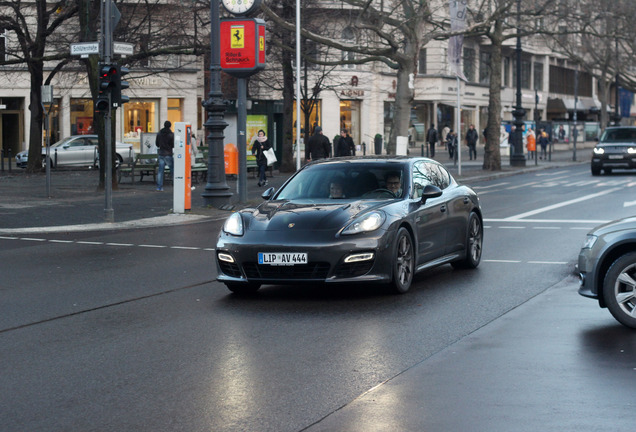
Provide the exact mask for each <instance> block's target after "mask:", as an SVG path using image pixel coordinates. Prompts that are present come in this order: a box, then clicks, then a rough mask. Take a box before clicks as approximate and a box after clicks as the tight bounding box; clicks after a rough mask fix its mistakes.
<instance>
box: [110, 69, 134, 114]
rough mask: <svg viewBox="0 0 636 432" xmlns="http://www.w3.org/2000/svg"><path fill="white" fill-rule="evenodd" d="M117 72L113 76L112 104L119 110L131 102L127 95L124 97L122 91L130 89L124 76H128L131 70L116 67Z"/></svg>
mask: <svg viewBox="0 0 636 432" xmlns="http://www.w3.org/2000/svg"><path fill="white" fill-rule="evenodd" d="M115 68H116V71H115V74H114V75H113V82H114V86H113V90H112V92H111V102H112V103H113V108H118V107H120V106H121V105H123V104H125V103H127V102H129V101H130V98H129V97H128V96H126V95H122V94H121V91H122V90H124V89H127V88H128V81H124V80H123V77H124V75H127V74H128V72H129V70H128V68H127V67H124V66H119V65H116V66H115Z"/></svg>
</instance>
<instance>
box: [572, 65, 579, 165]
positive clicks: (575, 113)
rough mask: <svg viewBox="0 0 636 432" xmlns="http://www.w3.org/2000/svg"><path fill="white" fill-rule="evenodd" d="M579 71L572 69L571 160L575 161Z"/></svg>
mask: <svg viewBox="0 0 636 432" xmlns="http://www.w3.org/2000/svg"><path fill="white" fill-rule="evenodd" d="M578 93H579V71H578V69H577V70H575V71H574V117H573V119H574V149H573V152H572V161H573V162H576V137H577V135H578V130H577V129H576V120H577V112H576V105H577V102H578V100H579V94H578Z"/></svg>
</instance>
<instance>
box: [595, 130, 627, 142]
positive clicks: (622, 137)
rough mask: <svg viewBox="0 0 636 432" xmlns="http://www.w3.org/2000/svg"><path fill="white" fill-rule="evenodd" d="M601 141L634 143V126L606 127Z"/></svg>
mask: <svg viewBox="0 0 636 432" xmlns="http://www.w3.org/2000/svg"><path fill="white" fill-rule="evenodd" d="M601 142H634V143H636V128H629V129H628V128H625V129H606V130H605V132H604V133H603V136H602V137H601Z"/></svg>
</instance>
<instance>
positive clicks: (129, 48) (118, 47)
mask: <svg viewBox="0 0 636 432" xmlns="http://www.w3.org/2000/svg"><path fill="white" fill-rule="evenodd" d="M134 48H135V45H134V44H131V43H127V42H113V53H115V54H121V55H133V52H134Z"/></svg>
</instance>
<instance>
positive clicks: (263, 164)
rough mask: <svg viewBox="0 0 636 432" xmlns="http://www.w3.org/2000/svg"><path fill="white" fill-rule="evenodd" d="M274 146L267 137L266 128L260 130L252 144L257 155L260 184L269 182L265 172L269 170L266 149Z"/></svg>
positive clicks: (253, 152) (253, 151)
mask: <svg viewBox="0 0 636 432" xmlns="http://www.w3.org/2000/svg"><path fill="white" fill-rule="evenodd" d="M270 148H272V145H271V144H270V142H269V139H267V136H266V135H265V131H264V130H262V129H261V130H259V131H258V136H257V137H256V139H255V140H254V144H252V154H253V155H256V166H257V167H258V185H259V186H264V185H266V184H267V177H266V175H265V172H266V170H267V157H266V156H265V151H266V150H269V149H270Z"/></svg>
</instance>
